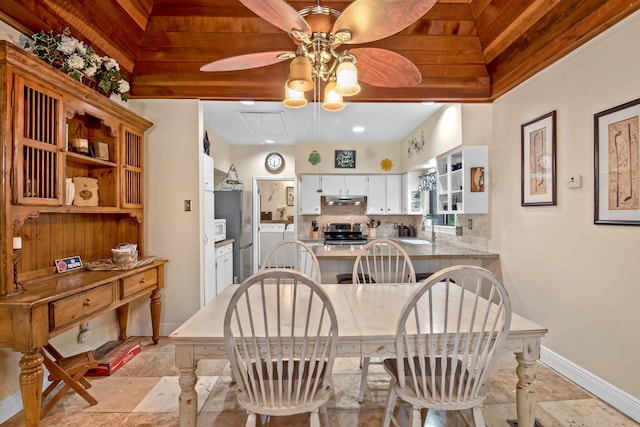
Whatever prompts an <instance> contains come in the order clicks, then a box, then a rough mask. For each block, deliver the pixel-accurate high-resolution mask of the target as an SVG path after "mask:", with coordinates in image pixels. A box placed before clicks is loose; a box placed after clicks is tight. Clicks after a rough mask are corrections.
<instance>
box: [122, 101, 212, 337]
mask: <svg viewBox="0 0 640 427" xmlns="http://www.w3.org/2000/svg"><path fill="white" fill-rule="evenodd" d="M129 104H130V107H131V109H132V110H134V111H136V112H137V113H138V114H140V115H141V116H143V117H145V118H146V119H148V120H150V121H151V122H153V123H154V125H153V127H152V128H151V129H150V130H149V131H147V133H146V139H145V239H146V242H145V248H146V250H147V252H148V253H149V254H151V255H156V256H158V257H162V258H166V259H168V260H169V263H168V264H166V267H165V289H164V290H163V291H162V303H163V304H162V318H161V330H160V333H161V335H168V334H169V333H171V332H172V331H173V330H174V329H175V328H177V327H178V326H180V325H181V324H182V323H183V322H184V321H185V320H187V319H188V318H189V317H191V315H192V314H193V313H194V312H196V311H197V310H198V308H200V280H201V265H200V260H201V256H202V254H201V248H202V235H203V234H202V223H201V222H202V221H201V217H200V211H201V206H202V205H201V193H202V171H201V170H200V169H201V168H200V167H199V164H200V162H199V159H200V157H199V156H200V152H201V151H202V137H203V135H204V132H203V130H202V126H201V125H200V117H201V114H200V103H199V101H197V100H130V101H129ZM185 200H191V201H192V210H191V211H190V212H185V211H184V201H185ZM141 315H142V312H141Z"/></svg>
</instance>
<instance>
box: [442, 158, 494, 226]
mask: <svg viewBox="0 0 640 427" xmlns="http://www.w3.org/2000/svg"><path fill="white" fill-rule="evenodd" d="M436 169H437V175H438V176H437V191H438V207H437V210H438V213H439V214H464V213H466V214H472V213H473V214H478V213H488V212H489V190H488V188H487V184H488V183H489V175H488V173H489V168H488V150H487V147H486V146H469V147H460V148H456V149H455V150H453V151H450V152H449V153H447V154H445V155H443V156H440V157H438V159H437V166H436Z"/></svg>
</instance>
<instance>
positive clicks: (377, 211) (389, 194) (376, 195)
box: [367, 175, 403, 215]
mask: <svg viewBox="0 0 640 427" xmlns="http://www.w3.org/2000/svg"><path fill="white" fill-rule="evenodd" d="M368 187H369V188H368V191H367V215H402V193H403V190H402V175H369V177H368Z"/></svg>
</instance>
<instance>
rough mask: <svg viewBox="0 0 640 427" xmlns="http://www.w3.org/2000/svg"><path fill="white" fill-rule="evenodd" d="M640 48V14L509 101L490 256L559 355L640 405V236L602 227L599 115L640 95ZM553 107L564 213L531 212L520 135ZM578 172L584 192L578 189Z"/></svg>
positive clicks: (552, 209)
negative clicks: (524, 191)
mask: <svg viewBox="0 0 640 427" xmlns="http://www.w3.org/2000/svg"><path fill="white" fill-rule="evenodd" d="M638 39H640V13H636V14H634V15H632V16H631V17H629V18H627V19H626V20H625V21H624V22H622V23H620V24H618V25H616V26H615V27H614V28H612V29H610V30H609V31H607V32H606V33H604V34H602V35H601V36H599V37H598V38H596V39H594V40H592V41H591V42H589V43H588V44H586V45H585V46H583V47H582V48H581V49H579V50H578V51H576V52H574V53H573V54H571V55H569V56H568V57H566V58H564V59H562V60H561V61H559V62H558V63H556V64H554V65H552V66H551V67H549V68H548V69H547V70H546V71H543V72H541V73H539V74H538V75H536V76H535V77H533V78H531V79H529V80H528V81H527V82H525V83H523V84H522V85H520V86H519V87H517V88H516V89H514V90H512V91H510V92H509V93H507V94H506V95H504V96H502V97H501V98H500V99H498V100H497V101H496V102H495V103H494V106H493V139H494V142H493V144H492V146H491V147H490V150H489V156H490V165H489V167H490V170H491V176H492V178H491V188H492V200H491V215H490V217H491V227H490V236H489V249H490V250H493V251H495V252H498V253H499V254H500V259H501V264H502V269H503V277H504V279H505V282H506V285H507V287H508V289H509V293H510V295H511V298H512V300H513V307H514V310H515V311H516V312H518V313H519V314H521V315H524V316H526V317H528V318H530V319H532V320H534V321H536V322H538V323H539V324H541V325H544V326H546V327H547V328H548V329H549V333H548V335H547V337H546V338H545V339H544V341H543V345H544V346H546V347H547V348H548V349H549V350H551V351H552V352H555V353H557V354H558V355H560V356H562V357H564V358H566V359H568V360H570V361H571V362H572V363H574V364H576V365H579V366H580V367H582V368H584V369H586V370H588V371H590V373H592V374H594V375H596V376H598V377H600V378H601V379H603V380H604V381H606V382H608V383H610V384H612V385H613V386H614V387H617V388H618V389H620V390H622V391H623V392H626V393H628V394H630V395H632V396H634V397H635V398H636V399H639V398H640V369H638V364H637V359H638V354H640V339H638V338H639V333H638V325H639V324H640V314H639V313H640V310H639V309H638V302H639V301H640V286H638V284H639V283H640V280H639V279H638V264H639V263H638V260H639V257H640V227H633V226H610V225H594V224H593V215H594V214H593V211H594V196H593V193H594V173H593V161H594V146H593V144H594V142H593V137H594V135H593V115H594V113H597V112H600V111H603V110H605V109H608V108H610V107H614V106H617V105H620V104H622V103H625V102H627V101H631V100H633V99H636V98H639V97H640V78H638V70H639V69H640V55H638V47H637V41H638ZM553 110H557V132H558V133H557V161H558V168H557V169H558V204H557V206H546V207H521V206H520V177H521V175H520V126H521V124H522V123H525V122H527V121H529V120H531V119H533V118H535V117H538V116H540V115H542V114H545V113H548V112H550V111H553ZM574 174H581V175H582V176H583V186H582V188H578V189H568V188H567V187H566V184H565V183H566V181H567V179H568V177H569V175H574ZM637 402H638V401H637V400H636V405H637ZM637 408H638V406H636V409H635V410H636V411H637V412H636V414H635V415H636V419H640V411H638V409H637Z"/></svg>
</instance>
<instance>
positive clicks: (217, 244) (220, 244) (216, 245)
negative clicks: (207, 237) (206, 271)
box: [215, 239, 236, 248]
mask: <svg viewBox="0 0 640 427" xmlns="http://www.w3.org/2000/svg"><path fill="white" fill-rule="evenodd" d="M235 241H236V239H225V240H220V241H219V242H216V244H215V247H216V248H220V247H222V246H226V245H230V244H231V243H233V242H235Z"/></svg>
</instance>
